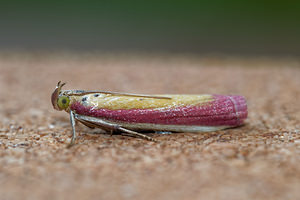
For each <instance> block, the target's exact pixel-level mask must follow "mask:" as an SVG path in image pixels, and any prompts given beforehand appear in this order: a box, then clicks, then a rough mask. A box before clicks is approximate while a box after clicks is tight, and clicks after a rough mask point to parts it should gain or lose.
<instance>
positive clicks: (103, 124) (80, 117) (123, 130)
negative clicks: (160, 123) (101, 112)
mask: <svg viewBox="0 0 300 200" xmlns="http://www.w3.org/2000/svg"><path fill="white" fill-rule="evenodd" d="M74 117H75V118H76V119H77V120H79V121H85V122H88V123H91V124H95V125H98V126H99V127H100V128H103V129H105V130H109V131H111V132H113V131H120V132H121V134H123V135H127V136H132V137H140V138H143V139H146V140H150V141H156V140H155V139H154V138H152V137H150V136H147V135H144V134H141V133H138V132H135V131H132V130H128V129H126V128H123V127H121V126H120V125H118V124H113V123H110V122H107V121H104V120H102V119H99V118H96V117H90V116H85V115H78V114H74Z"/></svg>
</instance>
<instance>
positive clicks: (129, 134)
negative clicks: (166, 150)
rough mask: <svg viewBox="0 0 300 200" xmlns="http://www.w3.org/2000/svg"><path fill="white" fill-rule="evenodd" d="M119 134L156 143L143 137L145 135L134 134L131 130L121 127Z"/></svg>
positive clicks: (152, 139) (150, 138)
mask: <svg viewBox="0 0 300 200" xmlns="http://www.w3.org/2000/svg"><path fill="white" fill-rule="evenodd" d="M118 130H120V131H122V132H121V134H122V135H127V136H131V137H140V138H143V139H146V140H149V141H153V142H157V140H156V139H154V138H152V137H150V136H148V135H145V134H142V133H138V132H135V131H132V130H129V129H126V128H123V127H119V129H118Z"/></svg>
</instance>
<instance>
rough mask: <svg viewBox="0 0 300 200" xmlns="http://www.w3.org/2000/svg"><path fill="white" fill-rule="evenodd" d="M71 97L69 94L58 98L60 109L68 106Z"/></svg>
mask: <svg viewBox="0 0 300 200" xmlns="http://www.w3.org/2000/svg"><path fill="white" fill-rule="evenodd" d="M69 103H70V99H69V98H68V97H67V96H61V97H59V98H58V101H57V105H58V107H59V108H60V109H66V108H68V106H69Z"/></svg>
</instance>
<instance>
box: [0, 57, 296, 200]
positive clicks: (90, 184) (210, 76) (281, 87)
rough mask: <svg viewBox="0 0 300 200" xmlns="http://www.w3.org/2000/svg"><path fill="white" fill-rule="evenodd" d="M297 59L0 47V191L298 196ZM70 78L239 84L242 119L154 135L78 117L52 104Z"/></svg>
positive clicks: (138, 86)
mask: <svg viewBox="0 0 300 200" xmlns="http://www.w3.org/2000/svg"><path fill="white" fill-rule="evenodd" d="M299 77H300V64H299V61H298V60H295V59H281V60H280V59H271V58H270V59H267V58H264V59H245V58H226V57H223V58H213V57H202V58H197V57H193V56H170V55H167V56H153V55H151V56H146V55H140V56H133V55H109V54H104V55H103V54H85V55H80V54H67V53H57V54H43V53H38V54H13V53H1V54H0V94H1V96H0V199H41V198H43V199H66V198H67V197H69V198H70V199H134V198H136V199H154V198H158V199H170V200H173V199H199V198H203V199H299V198H300V190H299V188H300V168H299V165H300V132H299V129H300V103H299V99H300V89H299V88H300V87H299V86H300V78H299ZM58 80H63V81H66V82H67V83H68V84H67V85H66V88H69V89H103V90H111V91H123V92H135V93H148V94H151V93H188V94H192V93H220V94H241V95H244V96H246V98H247V100H248V105H249V119H248V120H247V124H246V125H245V126H243V127H240V128H236V129H230V130H225V131H219V132H212V133H205V134H190V133H180V134H174V135H154V137H155V138H156V139H158V140H159V141H160V143H153V142H148V141H144V140H141V139H135V138H128V137H124V136H120V135H115V136H109V135H104V134H96V135H95V134H94V135H93V134H92V133H95V131H93V130H90V129H88V128H85V127H83V126H81V125H80V126H79V127H78V133H79V138H78V140H77V143H78V145H76V146H74V147H73V148H71V149H66V148H65V147H66V145H67V143H68V141H69V140H70V134H69V133H70V125H69V119H68V114H67V113H64V112H58V111H55V110H53V108H52V106H51V103H50V94H51V92H52V91H53V89H54V87H55V84H56V83H57V81H58Z"/></svg>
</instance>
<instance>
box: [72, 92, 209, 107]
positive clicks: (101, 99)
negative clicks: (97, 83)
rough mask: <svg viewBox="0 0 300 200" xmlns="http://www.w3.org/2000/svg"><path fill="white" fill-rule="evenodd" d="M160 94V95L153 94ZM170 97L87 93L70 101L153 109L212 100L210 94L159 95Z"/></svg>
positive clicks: (87, 104)
mask: <svg viewBox="0 0 300 200" xmlns="http://www.w3.org/2000/svg"><path fill="white" fill-rule="evenodd" d="M155 96H160V95H155ZM161 96H164V97H170V98H171V99H154V98H143V97H130V96H118V95H110V94H103V93H99V94H87V95H83V96H72V97H71V101H78V102H81V104H83V105H85V106H92V107H94V108H95V109H99V108H104V109H110V110H119V109H155V108H170V107H177V106H188V105H203V104H206V103H208V102H211V101H213V97H212V96H211V95H161Z"/></svg>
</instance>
